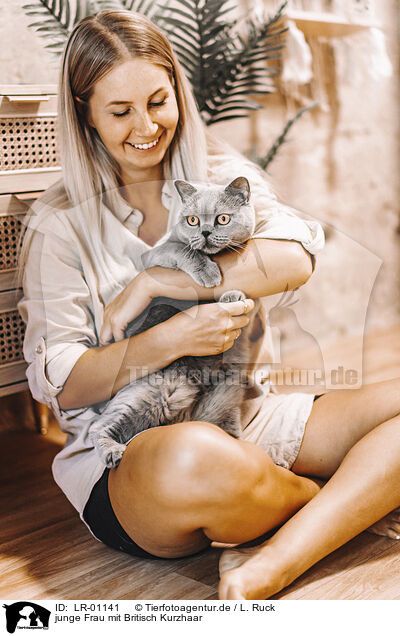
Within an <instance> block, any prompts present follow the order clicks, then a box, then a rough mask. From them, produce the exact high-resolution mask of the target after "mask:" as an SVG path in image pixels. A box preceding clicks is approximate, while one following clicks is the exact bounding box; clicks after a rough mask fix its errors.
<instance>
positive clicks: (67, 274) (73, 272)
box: [18, 229, 98, 414]
mask: <svg viewBox="0 0 400 636" xmlns="http://www.w3.org/2000/svg"><path fill="white" fill-rule="evenodd" d="M23 291H24V296H23V298H22V299H21V301H20V302H19V303H18V310H19V312H20V314H21V316H22V318H23V320H24V322H25V323H26V332H25V340H24V357H25V360H26V361H27V362H28V365H29V366H28V369H27V378H28V383H29V387H30V390H31V392H32V395H33V397H34V398H35V399H36V400H38V401H39V402H43V403H45V404H48V405H50V406H52V408H53V409H54V410H55V411H56V412H57V413H58V414H59V412H60V409H59V405H58V400H57V395H58V393H60V391H61V390H62V388H63V386H64V384H65V382H66V380H67V378H68V376H69V374H70V372H71V370H72V368H73V366H74V365H75V363H76V362H77V360H78V358H79V357H80V356H81V355H82V354H83V353H84V352H85V351H86V350H87V349H89V348H90V347H93V346H96V345H97V344H98V341H97V336H96V333H95V327H94V321H93V316H92V312H91V309H90V307H91V298H90V292H89V289H88V287H87V285H86V282H85V279H84V276H83V274H82V269H81V267H80V261H79V257H78V254H77V251H76V249H75V248H74V246H73V245H72V244H69V243H68V241H66V240H64V239H62V238H61V237H60V235H59V232H49V231H46V232H43V231H40V229H37V230H36V231H34V233H33V235H32V237H31V244H30V249H29V254H28V258H27V261H26V265H25V269H24V279H23Z"/></svg>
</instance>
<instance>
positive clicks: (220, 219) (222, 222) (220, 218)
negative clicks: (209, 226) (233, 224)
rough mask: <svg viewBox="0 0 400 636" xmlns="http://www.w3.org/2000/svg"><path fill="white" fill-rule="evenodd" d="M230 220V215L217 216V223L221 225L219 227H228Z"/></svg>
mask: <svg viewBox="0 0 400 636" xmlns="http://www.w3.org/2000/svg"><path fill="white" fill-rule="evenodd" d="M230 220H231V217H230V215H229V214H220V215H219V216H217V223H219V225H227V224H228V223H229V221H230Z"/></svg>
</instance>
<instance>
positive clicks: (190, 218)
mask: <svg viewBox="0 0 400 636" xmlns="http://www.w3.org/2000/svg"><path fill="white" fill-rule="evenodd" d="M187 222H188V223H189V225H198V224H199V218H198V217H197V216H188V217H187Z"/></svg>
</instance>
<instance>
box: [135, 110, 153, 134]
mask: <svg viewBox="0 0 400 636" xmlns="http://www.w3.org/2000/svg"><path fill="white" fill-rule="evenodd" d="M133 128H134V131H135V134H136V136H138V137H140V138H143V137H146V138H148V137H150V136H151V135H154V133H156V132H157V130H158V124H156V122H154V121H153V120H152V118H151V116H150V113H146V112H144V113H136V117H135V120H134V122H133Z"/></svg>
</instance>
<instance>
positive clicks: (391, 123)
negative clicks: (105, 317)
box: [0, 0, 400, 344]
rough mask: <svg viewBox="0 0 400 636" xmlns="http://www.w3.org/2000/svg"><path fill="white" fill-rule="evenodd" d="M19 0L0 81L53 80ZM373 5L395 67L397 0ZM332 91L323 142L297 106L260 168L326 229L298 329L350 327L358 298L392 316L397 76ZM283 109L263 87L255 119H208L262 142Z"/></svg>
mask: <svg viewBox="0 0 400 636" xmlns="http://www.w3.org/2000/svg"><path fill="white" fill-rule="evenodd" d="M24 2H25V0H0V21H1V22H0V42H1V57H0V83H4V84H8V83H29V84H30V83H52V82H56V81H57V63H56V62H54V60H53V58H52V56H51V55H50V54H49V53H48V52H47V51H46V50H45V49H44V46H43V44H44V41H43V40H42V39H41V38H39V36H38V35H37V34H36V33H35V32H34V31H33V30H32V29H28V26H27V25H28V24H29V22H31V21H32V18H28V17H27V16H25V13H24V11H23V10H22V4H24ZM376 5H377V8H376V13H377V18H378V19H379V21H381V23H382V25H383V27H384V30H385V34H386V37H387V45H388V51H389V55H390V57H391V60H392V62H393V64H394V74H395V75H396V74H398V63H397V59H398V58H397V53H398V51H397V49H396V35H397V33H396V30H397V2H396V0H384V1H383V2H380V3H376ZM337 95H338V106H339V108H338V122H337V125H336V130H335V135H334V139H333V143H331V144H330V143H329V136H330V131H331V126H332V113H329V112H321V111H319V112H318V113H314V114H307V115H305V116H304V117H303V118H302V119H301V120H300V121H299V122H298V123H297V124H296V126H295V128H293V129H292V132H291V133H290V138H289V141H288V143H287V144H285V146H284V147H283V148H282V149H281V151H280V153H279V156H278V157H277V159H276V160H275V161H274V163H273V164H272V165H271V167H270V169H269V174H270V178H271V180H272V183H273V184H274V186H275V188H276V190H277V192H278V193H279V196H280V198H281V199H282V200H284V201H285V202H286V203H288V204H290V205H293V206H295V207H297V208H298V209H300V210H302V211H304V212H306V213H307V214H309V215H311V216H312V217H314V218H316V219H318V220H320V221H321V222H323V223H324V224H325V227H326V228H327V229H328V230H330V232H329V238H328V242H327V245H326V249H325V251H324V254H323V255H321V256H320V258H319V260H318V267H317V271H316V273H315V274H314V276H313V277H312V279H311V280H310V281H309V283H308V284H307V285H306V286H305V287H304V288H303V289H302V291H301V293H300V294H299V298H300V302H299V303H297V305H296V315H297V320H298V321H299V322H300V323H301V325H302V327H303V330H306V331H307V332H311V333H312V334H313V335H314V336H315V337H316V338H317V339H325V338H332V337H336V336H338V335H340V334H347V333H355V332H359V331H360V329H361V330H362V328H363V324H364V319H365V314H366V309H367V307H368V316H367V326H368V327H369V328H373V327H381V326H385V325H388V324H390V323H393V322H396V321H398V320H399V311H400V305H399V283H400V274H399V272H400V268H399V261H400V236H399V233H398V227H399V217H398V210H399V203H398V201H399V185H398V175H399V157H398V139H399V130H398V121H397V120H398V117H397V115H398V104H399V100H398V97H399V95H398V85H397V83H396V81H395V80H394V78H391V79H382V80H380V81H373V82H372V81H366V82H365V83H364V84H363V85H362V86H360V87H351V86H348V85H345V84H344V83H341V82H339V85H338V91H337ZM287 117H288V111H287V109H286V106H285V104H284V102H283V100H282V98H280V97H278V96H272V97H270V98H268V99H267V100H266V107H265V109H264V110H263V111H262V112H261V113H260V114H259V115H258V116H257V118H256V121H255V122H254V120H253V123H252V122H251V121H249V120H243V121H240V120H236V121H232V122H226V123H221V124H219V125H216V126H215V127H214V128H215V130H216V131H218V132H219V133H220V134H221V136H223V137H225V138H226V139H227V140H229V141H231V142H232V141H233V140H235V143H236V145H237V147H238V148H240V149H241V150H243V151H247V150H249V139H250V134H251V131H252V126H253V127H254V125H255V126H256V131H257V138H258V147H259V151H260V152H262V151H263V150H264V149H267V148H268V147H269V146H270V144H271V142H272V140H273V139H274V138H275V136H276V135H277V134H278V133H279V132H280V131H281V129H282V126H283V125H284V123H285V121H286V119H287ZM380 264H382V266H381V268H380V271H379V273H378V277H377V280H376V284H375V285H374V287H373V291H372V295H371V289H372V286H373V283H374V279H375V275H376V273H377V270H378V269H379V266H380ZM370 295H371V299H370ZM275 300H276V299H273V301H275ZM369 301H370V302H369ZM294 344H296V343H294Z"/></svg>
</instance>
